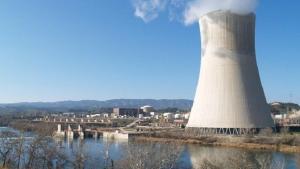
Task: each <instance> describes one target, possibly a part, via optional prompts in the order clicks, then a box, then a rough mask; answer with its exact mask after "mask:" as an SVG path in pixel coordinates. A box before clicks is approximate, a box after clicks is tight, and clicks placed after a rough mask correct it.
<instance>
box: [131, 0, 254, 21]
mask: <svg viewBox="0 0 300 169" xmlns="http://www.w3.org/2000/svg"><path fill="white" fill-rule="evenodd" d="M257 1H258V0H133V6H134V8H135V13H134V14H135V16H136V17H139V18H141V19H142V20H143V21H145V22H149V21H151V20H154V19H156V18H157V17H158V16H159V13H160V12H163V11H165V10H166V9H168V10H169V17H170V19H171V20H173V18H174V11H176V12H177V11H181V12H179V13H181V14H180V15H181V16H182V17H181V19H180V20H181V21H183V22H184V23H185V24H186V25H189V24H192V23H194V22H196V21H198V20H199V18H200V17H201V16H202V15H204V14H206V13H208V12H212V11H216V10H229V11H231V12H234V13H238V14H248V13H251V12H254V11H255V9H256V6H257ZM178 8H181V9H180V10H178ZM174 9H176V10H174Z"/></svg>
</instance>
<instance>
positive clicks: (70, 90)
mask: <svg viewBox="0 0 300 169" xmlns="http://www.w3.org/2000/svg"><path fill="white" fill-rule="evenodd" d="M299 18H300V1H299V0H288V2H287V0H272V1H271V0H263V1H261V2H260V3H259V6H258V9H257V35H256V39H257V43H256V46H257V61H258V65H259V70H260V75H261V79H262V83H263V86H264V90H265V93H266V96H267V99H268V101H293V102H297V103H300V56H299V51H300V19H299ZM199 66H200V37H199V29H198V25H197V24H193V25H191V26H185V25H184V24H183V23H182V22H180V21H176V20H175V21H170V19H169V17H168V11H165V12H162V13H161V15H160V17H158V18H157V19H155V20H153V21H151V22H148V23H145V22H143V21H142V20H141V19H138V18H137V17H135V16H134V8H133V5H132V2H131V0H26V1H24V0H2V1H1V2H0V102H1V103H10V102H22V101H59V100H82V99H96V100H106V99H117V98H137V99H139V98H153V99H160V98H170V99H178V98H186V99H193V97H194V93H195V88H196V84H197V80H198V74H199Z"/></svg>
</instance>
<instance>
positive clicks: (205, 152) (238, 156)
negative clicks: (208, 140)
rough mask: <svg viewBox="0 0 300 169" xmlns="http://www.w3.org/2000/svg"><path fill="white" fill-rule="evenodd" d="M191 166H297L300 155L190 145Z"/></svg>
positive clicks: (271, 168) (266, 168)
mask: <svg viewBox="0 0 300 169" xmlns="http://www.w3.org/2000/svg"><path fill="white" fill-rule="evenodd" d="M188 152H189V156H190V162H191V168H194V169H200V168H222V169H237V168H253V169H254V168H262V169H276V168H278V169H281V168H282V169H283V168H287V169H294V168H297V161H298V162H299V155H296V154H283V153H276V152H269V151H246V150H242V149H233V148H222V147H200V146H196V145H190V146H188Z"/></svg>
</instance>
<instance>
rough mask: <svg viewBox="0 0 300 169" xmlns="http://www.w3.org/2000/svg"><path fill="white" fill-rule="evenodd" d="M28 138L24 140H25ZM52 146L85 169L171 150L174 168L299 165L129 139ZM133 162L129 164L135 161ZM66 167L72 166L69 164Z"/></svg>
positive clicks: (292, 157) (296, 159)
mask: <svg viewBox="0 0 300 169" xmlns="http://www.w3.org/2000/svg"><path fill="white" fill-rule="evenodd" d="M1 130H2V131H3V130H8V128H0V131H1ZM9 130H12V129H9ZM13 131H15V130H13ZM16 132H17V131H16ZM30 138H31V137H28V139H30ZM56 143H57V145H59V147H60V149H61V150H62V151H64V152H65V154H66V155H67V156H68V157H69V158H71V159H72V158H73V160H74V161H76V154H78V153H80V154H82V156H83V157H84V158H83V159H84V166H85V168H101V167H103V166H105V165H107V164H106V163H111V161H114V162H115V163H114V165H116V166H117V161H122V159H126V160H128V159H129V158H128V152H131V153H132V154H133V157H134V160H137V158H139V159H140V160H144V161H149V162H153V163H157V162H160V161H162V160H165V159H164V158H165V157H167V156H168V153H171V154H172V151H174V152H176V155H177V156H176V159H177V160H176V165H175V167H174V168H183V169H185V168H186V169H189V168H196V169H197V168H200V167H201V165H202V164H203V162H205V163H208V164H207V165H216V166H218V167H221V166H223V167H221V168H226V167H225V166H227V167H228V166H233V165H253V166H255V165H256V166H264V165H269V166H271V167H270V168H286V169H296V168H297V166H298V165H299V164H300V155H299V154H293V153H290V154H289V153H281V152H273V151H257V150H244V149H236V148H224V147H206V146H200V145H172V144H166V143H153V142H152V143H147V142H136V141H133V140H129V141H106V140H103V138H100V139H84V140H80V139H71V140H67V139H63V140H61V139H58V140H56ZM137 147H138V148H137ZM164 155H165V156H164ZM173 155H174V153H173ZM105 159H109V160H105ZM134 160H133V161H132V162H135V161H134ZM109 165H110V164H109ZM66 168H72V167H71V165H69V166H66ZM124 168H126V166H124Z"/></svg>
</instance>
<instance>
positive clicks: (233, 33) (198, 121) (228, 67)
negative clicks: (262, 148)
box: [187, 11, 274, 134]
mask: <svg viewBox="0 0 300 169" xmlns="http://www.w3.org/2000/svg"><path fill="white" fill-rule="evenodd" d="M199 22H200V30H201V46H202V49H201V55H202V56H201V68H200V76H199V81H198V86H197V91H196V95H195V99H194V104H193V107H192V111H191V114H190V118H189V121H188V124H187V127H188V128H189V129H191V128H197V129H199V128H200V129H201V130H200V131H204V132H208V131H210V132H214V133H230V134H243V133H245V132H249V131H253V130H256V131H257V129H260V128H267V127H272V126H273V125H274V124H273V120H272V118H271V114H270V109H269V106H268V104H267V102H266V98H265V95H264V91H263V88H262V85H261V81H260V77H259V73H258V67H257V63H256V55H255V14H254V13H251V14H247V15H239V14H235V13H231V12H229V11H215V12H211V13H208V14H206V15H204V16H202V17H201V18H200V20H199Z"/></svg>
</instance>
